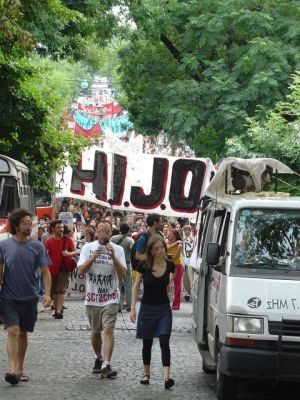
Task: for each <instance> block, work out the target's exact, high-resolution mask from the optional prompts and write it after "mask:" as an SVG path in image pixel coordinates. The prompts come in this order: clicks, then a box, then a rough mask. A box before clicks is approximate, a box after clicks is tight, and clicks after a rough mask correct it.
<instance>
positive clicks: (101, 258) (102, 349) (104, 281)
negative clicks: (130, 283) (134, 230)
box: [78, 220, 126, 378]
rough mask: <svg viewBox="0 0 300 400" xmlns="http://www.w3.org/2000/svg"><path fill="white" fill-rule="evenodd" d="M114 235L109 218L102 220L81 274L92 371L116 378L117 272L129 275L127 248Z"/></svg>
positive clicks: (85, 249)
mask: <svg viewBox="0 0 300 400" xmlns="http://www.w3.org/2000/svg"><path fill="white" fill-rule="evenodd" d="M111 235H112V225H111V223H110V221H107V220H101V221H100V222H99V224H98V227H97V238H98V240H96V241H94V242H91V243H87V244H86V245H84V246H83V248H82V249H81V253H80V258H79V262H78V272H79V274H86V294H85V305H86V313H87V316H88V319H89V322H90V326H91V344H92V347H93V350H94V352H95V355H96V360H95V365H94V368H93V373H101V375H102V376H103V377H104V378H115V377H116V375H117V371H113V370H112V368H111V366H110V361H111V357H112V353H113V348H114V327H115V323H116V319H117V315H118V303H119V300H120V292H119V289H118V287H119V280H118V276H120V278H123V279H124V278H125V276H126V260H125V254H124V250H123V248H122V247H121V246H119V245H117V244H115V243H109V240H110V238H111ZM102 330H103V346H102V337H101V331H102Z"/></svg>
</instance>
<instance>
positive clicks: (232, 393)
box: [216, 343, 237, 400]
mask: <svg viewBox="0 0 300 400" xmlns="http://www.w3.org/2000/svg"><path fill="white" fill-rule="evenodd" d="M216 370H217V374H216V376H217V398H218V400H236V396H237V380H236V378H232V377H230V376H228V375H224V374H223V373H222V372H220V344H219V343H218V354H217V368H216Z"/></svg>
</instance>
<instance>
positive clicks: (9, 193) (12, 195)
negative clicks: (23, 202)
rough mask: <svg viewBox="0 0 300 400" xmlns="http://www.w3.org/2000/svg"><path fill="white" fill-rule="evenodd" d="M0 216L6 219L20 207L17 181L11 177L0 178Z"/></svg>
mask: <svg viewBox="0 0 300 400" xmlns="http://www.w3.org/2000/svg"><path fill="white" fill-rule="evenodd" d="M0 188H1V195H0V216H1V217H2V218H3V217H7V216H8V215H9V214H10V213H11V212H12V211H13V210H15V209H16V208H18V207H20V202H19V195H18V186H17V181H16V179H14V178H11V177H0Z"/></svg>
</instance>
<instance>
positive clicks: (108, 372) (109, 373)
mask: <svg viewBox="0 0 300 400" xmlns="http://www.w3.org/2000/svg"><path fill="white" fill-rule="evenodd" d="M101 375H102V378H116V376H117V371H113V370H112V369H111V366H110V365H107V366H106V367H104V368H102V369H101Z"/></svg>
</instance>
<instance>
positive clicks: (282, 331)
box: [269, 319, 300, 337]
mask: <svg viewBox="0 0 300 400" xmlns="http://www.w3.org/2000/svg"><path fill="white" fill-rule="evenodd" d="M269 333H270V334H271V335H282V336H299V337H300V321H293V320H286V319H284V320H282V321H269Z"/></svg>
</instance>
